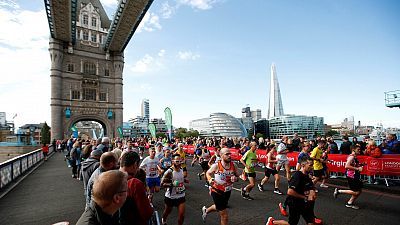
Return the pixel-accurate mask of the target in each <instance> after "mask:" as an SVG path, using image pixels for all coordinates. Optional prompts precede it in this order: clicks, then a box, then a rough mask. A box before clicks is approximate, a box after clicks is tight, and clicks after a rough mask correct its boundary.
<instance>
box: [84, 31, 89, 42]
mask: <svg viewBox="0 0 400 225" xmlns="http://www.w3.org/2000/svg"><path fill="white" fill-rule="evenodd" d="M88 39H89V33H88V31H87V30H84V31H83V40H85V41H87V40H88Z"/></svg>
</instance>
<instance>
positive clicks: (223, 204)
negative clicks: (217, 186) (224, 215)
mask: <svg viewBox="0 0 400 225" xmlns="http://www.w3.org/2000/svg"><path fill="white" fill-rule="evenodd" d="M211 197H212V198H213V201H214V204H215V208H216V209H217V210H218V211H222V210H224V209H226V208H227V207H228V201H229V198H230V197H231V191H227V192H218V193H217V192H215V191H211Z"/></svg>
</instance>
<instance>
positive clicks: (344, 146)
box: [340, 136, 351, 155]
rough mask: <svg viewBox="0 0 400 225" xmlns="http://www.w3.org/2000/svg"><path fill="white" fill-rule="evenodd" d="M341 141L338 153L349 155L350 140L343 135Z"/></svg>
mask: <svg viewBox="0 0 400 225" xmlns="http://www.w3.org/2000/svg"><path fill="white" fill-rule="evenodd" d="M342 140H343V143H342V144H341V145H340V154H344V155H350V153H351V142H350V141H349V137H347V136H343V138H342Z"/></svg>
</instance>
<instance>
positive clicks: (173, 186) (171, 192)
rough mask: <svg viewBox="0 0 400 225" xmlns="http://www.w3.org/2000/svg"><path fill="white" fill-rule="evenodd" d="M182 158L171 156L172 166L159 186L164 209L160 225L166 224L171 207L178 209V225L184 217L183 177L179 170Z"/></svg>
mask: <svg viewBox="0 0 400 225" xmlns="http://www.w3.org/2000/svg"><path fill="white" fill-rule="evenodd" d="M181 161H182V158H181V156H180V155H179V154H174V155H173V156H172V166H171V167H170V168H169V169H168V170H167V171H166V172H165V173H164V176H163V178H162V181H161V185H162V186H163V187H164V188H167V190H166V191H165V198H164V203H165V209H164V212H163V215H162V218H161V224H162V225H166V224H167V218H168V215H169V214H170V213H171V211H172V208H173V207H177V208H178V225H182V224H183V221H184V217H185V201H186V200H185V184H184V183H185V177H184V174H183V170H182V168H181Z"/></svg>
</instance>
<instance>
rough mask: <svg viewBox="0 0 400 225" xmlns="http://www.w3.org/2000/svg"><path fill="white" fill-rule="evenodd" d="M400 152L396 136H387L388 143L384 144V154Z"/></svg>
mask: <svg viewBox="0 0 400 225" xmlns="http://www.w3.org/2000/svg"><path fill="white" fill-rule="evenodd" d="M399 152H400V146H399V141H398V140H397V137H396V135H395V134H388V135H386V142H383V143H382V153H383V154H396V153H399Z"/></svg>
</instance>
